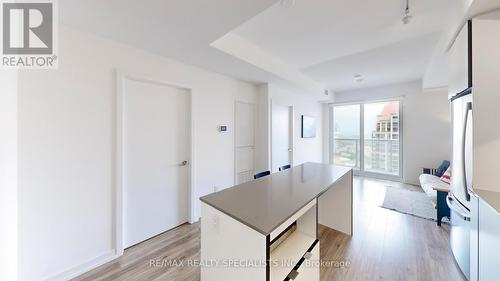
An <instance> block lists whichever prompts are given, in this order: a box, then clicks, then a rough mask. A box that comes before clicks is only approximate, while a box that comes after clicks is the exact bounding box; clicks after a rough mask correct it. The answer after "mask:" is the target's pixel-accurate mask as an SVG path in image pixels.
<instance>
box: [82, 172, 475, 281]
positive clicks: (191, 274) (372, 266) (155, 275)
mask: <svg viewBox="0 0 500 281" xmlns="http://www.w3.org/2000/svg"><path fill="white" fill-rule="evenodd" d="M386 186H400V187H404V188H409V189H414V187H411V186H410V187H409V186H404V185H403V184H400V183H396V182H390V181H381V180H374V179H368V178H360V177H355V178H354V208H355V209H354V235H353V236H352V237H349V236H347V235H344V234H342V233H339V232H337V231H334V230H331V229H327V228H324V227H320V233H319V234H320V240H321V251H320V252H321V259H322V261H328V265H330V266H324V267H322V268H321V281H332V280H360V281H367V280H388V281H397V280H402V281H410V280H422V281H432V280H436V281H438V280H439V281H448V280H449V281H461V280H465V278H464V277H463V275H462V274H461V272H460V270H459V269H458V267H457V266H456V264H455V262H454V260H453V256H452V254H451V251H450V249H449V246H448V231H449V227H448V226H447V225H444V226H443V227H438V226H436V223H435V222H433V221H429V220H424V219H420V218H417V217H413V216H410V215H405V214H400V213H398V212H394V211H391V210H387V209H384V208H381V207H379V206H380V205H381V204H382V202H383V199H384V194H385V188H386ZM199 247H200V226H199V224H194V225H187V224H186V225H183V226H180V227H178V228H176V229H174V230H171V231H168V232H166V233H163V234H161V235H159V236H156V237H154V238H151V239H149V240H147V241H145V242H142V243H140V244H138V245H136V246H133V247H131V248H129V249H127V250H126V251H125V254H124V255H123V256H122V257H120V258H118V259H116V260H114V261H111V262H109V263H107V264H105V265H102V266H101V267H99V268H97V269H95V270H93V271H90V272H88V273H86V274H84V275H82V276H79V277H77V278H75V279H74V280H78V281H90V280H92V281H93V280H144V281H147V280H175V281H183V280H185V281H198V280H200V271H199V268H198V267H196V266H189V265H187V261H190V260H191V261H192V260H199ZM162 261H171V262H172V261H179V263H180V262H181V261H183V262H184V265H183V266H176V264H173V263H174V262H172V263H171V264H170V266H169V265H168V264H165V263H163V264H162ZM155 262H157V263H158V264H156V265H152V263H155ZM177 265H179V264H177ZM340 265H343V266H340ZM221 281H225V280H221ZM227 281H232V280H227Z"/></svg>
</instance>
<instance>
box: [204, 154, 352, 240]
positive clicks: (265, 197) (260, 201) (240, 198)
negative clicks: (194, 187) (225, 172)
mask: <svg viewBox="0 0 500 281" xmlns="http://www.w3.org/2000/svg"><path fill="white" fill-rule="evenodd" d="M349 171H351V168H347V167H340V166H332V165H326V164H319V163H304V164H302V165H299V166H295V167H293V168H291V169H288V170H285V171H283V172H278V173H274V174H271V175H270V176H266V177H263V178H260V179H257V180H253V181H250V182H247V183H244V184H240V185H237V186H234V187H231V188H228V189H225V190H222V191H220V192H216V193H212V194H210V195H207V196H204V197H201V198H200V200H201V201H202V202H204V203H206V204H208V205H210V206H212V207H214V208H215V209H217V210H219V211H221V212H223V213H225V214H227V215H229V216H230V217H232V218H234V219H236V220H238V221H240V222H242V223H243V224H245V225H247V226H249V227H251V228H253V229H254V230H256V231H258V232H260V233H262V234H264V235H269V234H271V232H272V231H273V230H274V229H276V228H277V227H278V226H280V225H281V224H282V223H284V222H285V221H286V220H287V219H288V218H290V217H291V216H292V215H293V214H294V213H296V212H297V211H299V210H300V209H301V208H303V207H304V206H306V205H307V204H308V203H309V202H311V201H312V200H314V199H315V198H317V197H319V196H320V195H321V194H323V193H324V192H325V191H327V190H328V189H329V188H331V187H332V186H333V185H334V183H335V182H336V181H337V180H339V179H340V178H341V177H342V176H344V175H346V174H347V173H349Z"/></svg>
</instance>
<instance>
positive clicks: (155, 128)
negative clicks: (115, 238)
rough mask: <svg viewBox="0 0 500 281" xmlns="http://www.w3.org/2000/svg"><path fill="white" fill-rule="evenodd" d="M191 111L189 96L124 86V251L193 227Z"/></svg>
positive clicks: (153, 86)
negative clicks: (188, 225) (190, 215)
mask: <svg viewBox="0 0 500 281" xmlns="http://www.w3.org/2000/svg"><path fill="white" fill-rule="evenodd" d="M189 110H190V109H189V93H188V92H187V91H186V90H181V89H178V88H175V87H170V86H167V85H163V84H158V83H151V82H139V81H134V80H129V79H126V80H125V81H124V86H123V244H124V248H127V247H130V246H132V245H134V244H137V243H139V242H141V241H144V240H146V239H148V238H151V237H153V236H155V235H157V234H160V233H162V232H165V231H167V230H169V229H172V228H174V227H176V226H179V225H181V224H183V223H185V222H187V221H188V207H189V204H188V175H189V162H184V163H183V161H188V160H189V159H190V155H189V152H190V145H189V144H190V133H189V131H190V129H189V128H190V123H189Z"/></svg>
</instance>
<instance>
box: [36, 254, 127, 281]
mask: <svg viewBox="0 0 500 281" xmlns="http://www.w3.org/2000/svg"><path fill="white" fill-rule="evenodd" d="M119 256H121V255H120V254H118V253H116V251H115V250H114V249H113V250H110V251H108V252H106V253H104V254H102V255H100V256H98V257H96V258H93V259H91V260H90V261H88V262H86V263H83V264H81V265H77V266H75V267H73V268H71V269H69V270H67V271H64V272H61V273H59V274H55V275H53V276H51V277H48V278H45V279H43V280H44V281H66V280H70V279H72V278H75V277H77V276H80V275H82V274H84V273H86V272H88V271H90V270H92V269H95V268H97V267H99V266H101V265H103V264H105V263H107V262H109V261H112V260H114V259H116V258H118V257H119Z"/></svg>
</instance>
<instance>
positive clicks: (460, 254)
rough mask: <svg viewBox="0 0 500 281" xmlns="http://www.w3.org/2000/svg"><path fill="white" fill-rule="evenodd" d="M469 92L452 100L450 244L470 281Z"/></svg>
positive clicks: (470, 116)
mask: <svg viewBox="0 0 500 281" xmlns="http://www.w3.org/2000/svg"><path fill="white" fill-rule="evenodd" d="M472 95H473V91H472V88H468V89H466V90H464V91H462V92H461V93H458V94H456V95H454V96H452V97H451V99H450V101H451V114H452V136H453V141H452V143H453V154H452V164H451V167H452V168H451V170H452V171H451V192H450V193H449V195H448V197H447V203H448V206H449V207H450V214H451V218H450V219H451V230H450V244H451V249H452V252H453V255H454V256H455V260H456V261H457V263H458V265H459V266H460V269H461V270H462V272H463V273H464V275H465V276H466V277H467V278H468V279H469V277H470V229H471V222H470V220H471V214H470V210H471V193H472V192H473V189H472V162H473V161H472V151H473V147H472V136H473V135H472V130H473V125H472V114H473V113H472V112H473V104H472Z"/></svg>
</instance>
